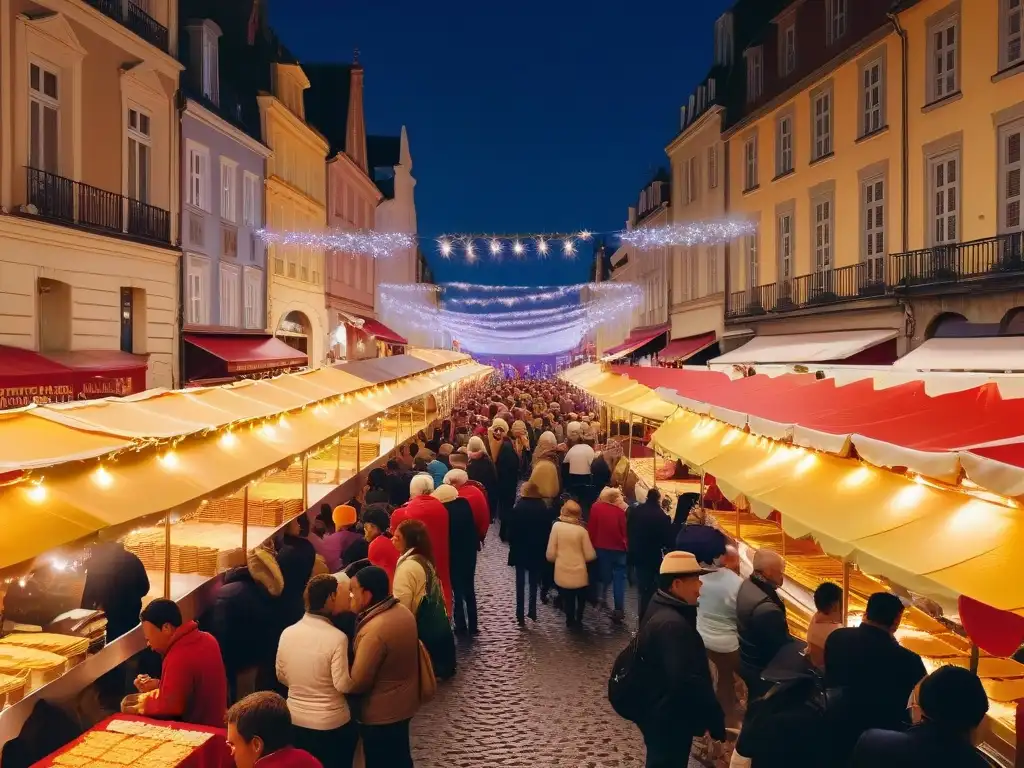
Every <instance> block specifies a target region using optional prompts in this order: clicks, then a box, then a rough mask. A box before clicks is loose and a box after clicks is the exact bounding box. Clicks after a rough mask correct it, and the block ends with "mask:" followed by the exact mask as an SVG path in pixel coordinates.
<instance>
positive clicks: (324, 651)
mask: <svg viewBox="0 0 1024 768" xmlns="http://www.w3.org/2000/svg"><path fill="white" fill-rule="evenodd" d="M305 599H306V613H305V615H303V617H302V618H301V619H300V620H299V621H298V622H296V623H295V624H292V625H291V626H290V627H288V628H286V629H285V630H284V632H282V633H281V641H280V643H278V646H277V663H276V668H277V679H278V680H280V681H281V683H282V684H283V685H285V686H287V688H288V711H289V712H290V713H291V716H292V724H293V727H294V738H295V746H296V747H298V748H300V749H304V750H306V751H307V752H309V753H310V754H311V755H313V756H314V757H316V758H317V759H318V760H319V761H320V762H321V763H323V765H324V768H351V766H352V760H353V757H354V755H355V749H356V742H357V741H358V738H359V733H358V730H357V728H356V724H355V723H354V722H353V721H352V713H351V711H350V710H349V707H348V702H347V701H346V699H345V695H344V694H343V693H342V690H344V686H345V685H346V683H347V681H348V679H349V665H348V638H347V637H345V633H344V632H342V631H341V630H340V629H337V628H336V627H335V626H334V624H333V623H332V621H331V620H332V617H333V616H334V614H335V613H340V612H341V611H343V610H347V609H348V607H349V605H348V603H349V600H348V593H347V592H346V593H345V594H342V592H341V590H340V589H339V588H338V580H337V579H336V578H334V576H331V575H327V574H324V575H318V576H314V577H313V578H312V579H310V580H309V584H308V585H307V586H306V594H305Z"/></svg>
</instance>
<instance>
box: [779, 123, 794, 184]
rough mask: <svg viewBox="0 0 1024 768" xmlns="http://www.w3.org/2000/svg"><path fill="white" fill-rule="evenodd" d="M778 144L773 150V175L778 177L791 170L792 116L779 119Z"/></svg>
mask: <svg viewBox="0 0 1024 768" xmlns="http://www.w3.org/2000/svg"><path fill="white" fill-rule="evenodd" d="M778 137H779V138H778V144H777V146H776V148H775V151H776V153H777V154H776V161H775V173H776V175H778V176H781V175H783V174H784V173H789V172H790V171H792V170H793V116H792V115H783V116H782V117H780V118H779V125H778Z"/></svg>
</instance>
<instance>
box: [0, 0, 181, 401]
mask: <svg viewBox="0 0 1024 768" xmlns="http://www.w3.org/2000/svg"><path fill="white" fill-rule="evenodd" d="M94 5H95V4H90V3H86V2H83V1H82V0H36V1H35V2H29V0H0V206H2V215H0V307H2V309H0V345H5V346H8V347H16V348H21V349H23V350H31V351H33V352H38V353H40V354H42V355H47V356H50V357H51V359H53V357H54V356H56V357H59V358H60V360H61V361H62V364H64V365H67V366H68V367H71V368H73V369H82V370H83V371H86V372H88V374H89V375H90V376H91V377H92V378H93V379H98V378H102V377H103V376H107V375H108V374H109V376H108V378H110V379H111V382H113V383H111V384H110V386H111V387H112V388H113V390H119V392H114V391H111V393H112V394H113V393H123V392H124V390H125V389H126V388H127V389H135V388H138V385H139V384H140V383H141V380H142V379H144V381H145V385H147V386H150V387H153V386H168V387H169V386H172V385H173V384H174V383H175V381H174V377H175V372H176V370H177V357H178V330H177V329H178V322H177V313H178V295H179V276H178V269H179V258H180V253H179V251H178V249H177V248H176V247H175V244H176V243H177V242H178V232H177V221H178V207H179V205H178V200H179V194H178V174H177V158H178V146H177V142H178V127H177V119H178V115H177V111H176V109H175V107H174V101H173V99H174V94H175V92H176V91H177V88H178V78H179V72H180V71H181V65H180V64H179V63H178V61H177V60H176V58H175V57H174V56H173V55H171V53H169V52H170V51H176V50H177V15H178V9H177V2H176V0H149V2H143V0H124V2H123V3H118V4H116V5H112V6H110V7H109V8H108V9H107V10H108V11H109V12H110V14H111V15H110V16H108V15H105V14H104V13H103V12H101V11H99V10H97V8H96V7H94ZM104 7H106V6H104ZM132 356H134V357H132ZM147 363H148V367H147V368H146V373H145V376H144V377H142V376H141V375H140V376H139V377H136V378H135V381H134V382H133V383H132V384H131V385H123V384H121V383H117V382H119V381H121V379H119V378H118V375H117V371H123V370H128V369H129V368H131V367H133V366H136V367H139V370H142V368H141V366H146V365H147ZM104 386H106V385H104ZM101 389H102V387H101ZM73 396H74V397H80V396H83V395H82V394H81V393H75V394H74V395H73ZM39 397H40V399H45V396H44V395H42V394H40V395H39ZM69 397H70V396H69V395H68V393H66V392H65V393H64V395H63V396H58V397H57V398H56V399H69Z"/></svg>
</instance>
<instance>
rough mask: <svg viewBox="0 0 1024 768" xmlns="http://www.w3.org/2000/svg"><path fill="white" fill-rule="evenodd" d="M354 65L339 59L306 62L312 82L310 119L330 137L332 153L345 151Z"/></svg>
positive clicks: (308, 97) (308, 101)
mask: <svg viewBox="0 0 1024 768" xmlns="http://www.w3.org/2000/svg"><path fill="white" fill-rule="evenodd" d="M352 66H353V65H352V64H338V63H320V64H303V65H302V69H303V71H304V72H305V73H306V77H308V78H309V83H310V87H309V89H308V90H307V91H306V92H305V102H306V122H308V123H309V124H310V125H312V126H314V127H315V128H316V129H317V130H319V131H320V133H322V134H323V135H324V136H325V137H326V138H327V141H328V142H329V144H330V147H331V149H330V154H331V155H332V156H333V155H336V154H337V153H339V152H344V151H345V138H346V134H347V132H348V101H349V91H350V90H351V83H352Z"/></svg>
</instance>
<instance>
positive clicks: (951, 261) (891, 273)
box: [725, 232, 1024, 319]
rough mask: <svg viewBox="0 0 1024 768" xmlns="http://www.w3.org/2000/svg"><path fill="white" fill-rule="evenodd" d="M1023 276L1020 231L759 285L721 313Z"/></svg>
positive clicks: (997, 284)
mask: <svg viewBox="0 0 1024 768" xmlns="http://www.w3.org/2000/svg"><path fill="white" fill-rule="evenodd" d="M1022 279H1024V232H1013V233H1011V234H1007V235H997V236H996V237H989V238H984V239H982V240H971V241H969V242H966V243H950V244H948V245H936V246H932V247H931V248H924V249H922V250H919V251H908V252H906V253H896V254H893V255H891V256H889V257H888V258H885V257H878V258H875V259H871V260H870V261H866V262H862V263H860V264H851V265H849V266H846V267H839V268H837V269H831V270H827V271H823V272H816V273H813V274H810V275H801V276H800V277H796V278H794V279H793V280H790V281H787V282H785V283H781V284H780V283H771V284H770V285H759V286H757V287H755V288H749V289H747V290H745V291H736V292H734V293H730V294H729V296H728V303H727V305H726V310H725V316H726V318H728V319H733V318H736V319H738V318H756V317H760V316H762V315H768V314H779V313H785V312H792V311H795V310H799V309H812V308H815V307H823V306H828V305H832V304H838V303H842V302H848V301H857V300H859V299H870V298H878V297H883V296H897V295H904V294H907V293H917V294H921V293H929V292H936V293H942V292H947V291H956V290H964V289H966V288H967V287H971V288H980V287H989V288H992V289H999V288H1002V287H1005V285H1006V283H1007V282H1009V281H1014V282H1016V283H1020V282H1021V281H1022Z"/></svg>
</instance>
